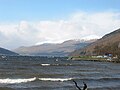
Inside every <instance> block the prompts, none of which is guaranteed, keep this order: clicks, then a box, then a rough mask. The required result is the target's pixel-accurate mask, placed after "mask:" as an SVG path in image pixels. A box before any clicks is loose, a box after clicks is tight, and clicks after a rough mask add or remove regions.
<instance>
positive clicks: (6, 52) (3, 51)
mask: <svg viewBox="0 0 120 90" xmlns="http://www.w3.org/2000/svg"><path fill="white" fill-rule="evenodd" d="M0 55H19V54H17V53H15V52H13V51H10V50H8V49H5V48H2V47H0Z"/></svg>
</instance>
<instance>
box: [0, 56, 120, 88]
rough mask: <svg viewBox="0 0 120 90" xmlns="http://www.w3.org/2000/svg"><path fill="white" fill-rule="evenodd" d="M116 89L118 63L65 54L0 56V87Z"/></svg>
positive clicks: (119, 84)
mask: <svg viewBox="0 0 120 90" xmlns="http://www.w3.org/2000/svg"><path fill="white" fill-rule="evenodd" d="M73 79H74V80H75V81H76V82H77V83H78V85H79V86H80V87H81V88H82V87H83V82H86V83H87V85H88V90H120V63H110V62H93V61H72V60H66V59H65V58H47V57H42V58H41V57H25V56H22V57H21V56H18V57H3V58H0V90H77V89H76V87H75V85H74V83H73V81H72V80H73Z"/></svg>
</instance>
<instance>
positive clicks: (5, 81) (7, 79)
mask: <svg viewBox="0 0 120 90" xmlns="http://www.w3.org/2000/svg"><path fill="white" fill-rule="evenodd" d="M35 80H36V77H34V78H28V79H10V78H6V79H0V83H3V84H17V83H27V82H31V81H35Z"/></svg>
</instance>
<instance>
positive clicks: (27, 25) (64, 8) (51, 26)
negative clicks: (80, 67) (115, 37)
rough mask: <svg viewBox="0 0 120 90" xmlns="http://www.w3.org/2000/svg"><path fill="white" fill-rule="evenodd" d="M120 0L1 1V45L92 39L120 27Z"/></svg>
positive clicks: (13, 46) (9, 47)
mask: <svg viewBox="0 0 120 90" xmlns="http://www.w3.org/2000/svg"><path fill="white" fill-rule="evenodd" d="M119 4H120V0H0V47H4V48H7V49H15V48H17V47H19V46H31V45H38V44H42V43H60V42H63V41H65V40H69V39H92V38H99V37H102V36H103V35H105V34H107V33H109V32H111V31H114V30H116V29H118V28H120V5H119Z"/></svg>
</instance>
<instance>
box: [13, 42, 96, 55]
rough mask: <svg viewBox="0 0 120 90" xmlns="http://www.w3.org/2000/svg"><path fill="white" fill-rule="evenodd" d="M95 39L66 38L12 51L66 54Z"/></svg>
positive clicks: (37, 53) (25, 53) (27, 53)
mask: <svg viewBox="0 0 120 90" xmlns="http://www.w3.org/2000/svg"><path fill="white" fill-rule="evenodd" d="M94 41H96V40H88V41H85V40H68V41H65V42H63V43H59V44H52V43H45V44H41V45H35V46H30V47H24V46H22V47H19V48H17V49H15V50H14V52H16V53H19V54H21V55H38V56H67V55H68V54H70V53H71V52H73V51H74V50H76V49H79V48H83V47H85V46H87V45H88V44H90V43H92V42H94Z"/></svg>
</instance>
